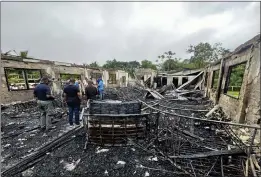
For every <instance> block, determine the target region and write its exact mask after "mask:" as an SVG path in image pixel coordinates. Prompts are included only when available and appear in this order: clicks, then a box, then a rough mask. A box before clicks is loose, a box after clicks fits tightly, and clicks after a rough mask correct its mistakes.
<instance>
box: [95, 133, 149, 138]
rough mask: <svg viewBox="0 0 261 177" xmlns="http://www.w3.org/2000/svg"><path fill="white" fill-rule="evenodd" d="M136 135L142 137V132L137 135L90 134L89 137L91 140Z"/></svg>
mask: <svg viewBox="0 0 261 177" xmlns="http://www.w3.org/2000/svg"><path fill="white" fill-rule="evenodd" d="M136 135H138V136H139V135H142V136H143V135H144V132H139V133H136V132H135V133H128V134H124V133H122V134H92V135H90V137H91V138H100V137H101V136H102V137H112V136H114V137H126V136H136Z"/></svg>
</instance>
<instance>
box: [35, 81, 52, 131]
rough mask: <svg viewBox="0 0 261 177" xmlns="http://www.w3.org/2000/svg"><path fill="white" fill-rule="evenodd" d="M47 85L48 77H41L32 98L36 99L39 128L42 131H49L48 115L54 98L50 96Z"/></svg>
mask: <svg viewBox="0 0 261 177" xmlns="http://www.w3.org/2000/svg"><path fill="white" fill-rule="evenodd" d="M49 83H50V81H49V79H48V77H43V78H42V79H41V81H40V84H38V85H37V86H36V87H35V88H34V97H35V98H37V105H38V107H39V109H40V112H41V117H40V127H41V129H42V130H44V129H45V130H49V129H51V127H50V126H51V118H50V116H49V114H50V109H51V105H52V101H53V100H54V96H53V95H51V89H50V86H49Z"/></svg>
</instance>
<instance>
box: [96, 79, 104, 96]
mask: <svg viewBox="0 0 261 177" xmlns="http://www.w3.org/2000/svg"><path fill="white" fill-rule="evenodd" d="M97 82H98V94H99V96H100V99H101V100H103V91H104V84H103V80H102V78H101V77H100V78H99V79H98V80H97Z"/></svg>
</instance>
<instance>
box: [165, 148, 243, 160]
mask: <svg viewBox="0 0 261 177" xmlns="http://www.w3.org/2000/svg"><path fill="white" fill-rule="evenodd" d="M240 154H245V152H244V151H242V150H241V149H234V150H220V151H209V152H203V153H198V154H189V155H179V156H169V158H172V159H197V158H207V157H213V156H225V155H226V156H231V155H240Z"/></svg>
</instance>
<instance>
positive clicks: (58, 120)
mask: <svg viewBox="0 0 261 177" xmlns="http://www.w3.org/2000/svg"><path fill="white" fill-rule="evenodd" d="M201 74H202V73H201ZM192 82H193V80H191V81H188V82H186V83H185V84H183V85H181V86H180V87H179V88H175V86H174V85H173V84H169V85H165V86H163V87H161V88H160V89H158V90H156V89H149V88H146V87H144V86H142V84H136V86H129V87H123V88H107V89H106V91H105V100H103V101H91V102H90V103H88V106H87V104H86V102H84V105H82V108H83V109H82V112H81V119H82V124H81V126H80V127H75V128H72V129H69V128H68V125H67V110H66V107H64V106H63V105H62V104H61V100H59V99H57V100H56V101H55V102H54V104H53V107H54V109H53V115H52V116H53V118H52V123H53V129H52V130H51V131H50V132H42V131H40V129H39V127H38V119H39V112H38V111H37V109H36V106H35V102H34V101H30V102H25V103H16V104H13V105H4V106H2V107H1V110H2V124H1V133H2V139H1V141H2V152H1V153H2V154H1V155H2V161H1V163H2V176H10V177H11V176H12V177H13V176H14V177H15V176H19V177H20V176H195V177H196V176H197V177H201V176H202V177H203V176H213V177H214V176H216V177H228V176H231V177H237V176H238V177H242V176H254V177H256V176H261V169H260V166H261V164H260V163H261V160H260V157H261V154H260V139H259V137H257V136H256V134H257V131H258V130H259V129H260V127H258V126H255V125H244V124H238V123H234V122H232V121H231V120H230V119H229V118H228V117H227V116H226V115H225V114H224V113H223V111H222V109H221V108H220V107H219V106H218V105H214V104H213V103H212V102H211V101H210V100H208V98H206V97H205V96H204V92H203V91H202V90H201V89H202V88H201V86H200V83H202V82H203V80H200V81H199V82H198V83H196V85H195V86H194V88H192V89H191V87H189V86H190V83H192Z"/></svg>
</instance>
